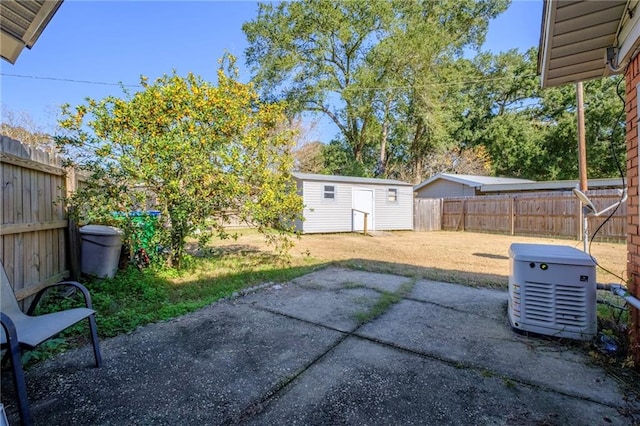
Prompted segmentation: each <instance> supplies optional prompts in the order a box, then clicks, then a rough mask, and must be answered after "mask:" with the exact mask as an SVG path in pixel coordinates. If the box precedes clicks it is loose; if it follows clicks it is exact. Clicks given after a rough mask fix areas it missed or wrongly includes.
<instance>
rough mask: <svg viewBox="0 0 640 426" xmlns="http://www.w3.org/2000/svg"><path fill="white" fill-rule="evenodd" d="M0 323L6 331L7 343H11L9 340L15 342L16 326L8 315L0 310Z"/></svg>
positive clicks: (16, 338)
mask: <svg viewBox="0 0 640 426" xmlns="http://www.w3.org/2000/svg"><path fill="white" fill-rule="evenodd" d="M0 323H1V324H2V328H4V331H5V333H7V343H11V341H13V342H17V341H18V332H17V331H16V326H15V325H14V324H13V321H12V320H11V318H10V317H9V315H7V314H5V313H4V312H0Z"/></svg>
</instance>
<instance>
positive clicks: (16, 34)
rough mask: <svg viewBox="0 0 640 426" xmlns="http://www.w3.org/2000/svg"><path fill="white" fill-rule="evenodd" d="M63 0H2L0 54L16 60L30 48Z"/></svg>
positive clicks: (9, 60)
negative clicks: (25, 49) (24, 50)
mask: <svg viewBox="0 0 640 426" xmlns="http://www.w3.org/2000/svg"><path fill="white" fill-rule="evenodd" d="M62 1H63V0H46V1H43V0H21V1H16V0H3V1H2V2H1V3H0V56H1V57H2V58H3V59H5V60H6V61H8V62H10V63H12V64H15V62H16V60H17V59H18V57H19V56H20V53H21V52H22V50H23V49H24V48H25V47H26V48H28V49H30V48H31V47H33V45H34V44H35V43H36V41H37V40H38V37H40V34H42V31H43V30H44V29H45V27H46V26H47V24H49V21H51V18H53V15H55V13H56V11H57V10H58V8H59V7H60V5H61V4H62Z"/></svg>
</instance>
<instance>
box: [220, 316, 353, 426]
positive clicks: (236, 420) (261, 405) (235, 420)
mask: <svg viewBox="0 0 640 426" xmlns="http://www.w3.org/2000/svg"><path fill="white" fill-rule="evenodd" d="M252 308H253V309H256V310H260V311H263V312H268V313H271V314H274V315H279V316H283V317H285V318H289V319H293V320H297V321H301V322H304V323H306V324H310V325H315V326H318V327H321V328H324V329H328V330H331V331H335V332H338V333H340V336H339V337H338V339H337V340H336V341H335V342H334V343H333V344H332V345H330V346H329V347H328V348H327V349H326V350H325V351H323V352H322V353H321V354H319V355H318V356H316V357H315V358H313V359H312V360H311V361H310V362H308V363H307V364H305V365H304V366H302V367H301V368H299V369H298V370H297V371H296V372H294V373H293V374H291V375H289V376H287V377H285V378H284V379H282V380H280V381H279V382H278V383H276V384H275V385H274V386H273V387H272V388H271V389H269V390H268V391H267V392H266V393H265V394H264V395H263V396H262V397H261V398H260V399H259V400H258V401H255V402H253V403H251V404H249V405H248V406H247V407H245V408H244V409H243V410H242V411H241V412H240V414H238V415H235V416H232V417H229V418H227V419H226V420H225V421H223V422H222V423H221V424H223V425H235V424H241V423H243V422H245V421H247V420H248V419H250V418H251V417H253V416H255V415H257V414H260V413H261V412H262V411H263V410H264V409H265V408H267V406H268V405H269V404H270V403H271V402H272V401H273V400H274V399H275V398H276V397H277V396H278V395H279V394H280V393H281V392H282V391H283V390H284V389H285V388H287V387H288V386H289V385H290V384H291V383H293V382H294V381H296V380H297V379H298V377H300V376H302V375H303V374H304V373H305V372H306V371H307V370H308V369H310V368H311V367H313V366H314V365H315V364H317V363H318V362H320V361H321V360H322V359H323V358H325V357H326V356H327V355H328V354H329V353H331V352H332V351H333V350H334V349H335V348H337V347H338V346H340V344H342V342H343V341H344V340H345V339H347V338H348V337H349V336H350V335H351V333H349V332H345V331H342V330H338V329H336V328H333V327H329V326H325V325H323V324H318V323H315V322H313V321H309V320H305V319H303V318H297V317H294V316H292V315H288V314H284V313H282V312H278V311H274V310H271V309H268V308H264V307H261V306H252Z"/></svg>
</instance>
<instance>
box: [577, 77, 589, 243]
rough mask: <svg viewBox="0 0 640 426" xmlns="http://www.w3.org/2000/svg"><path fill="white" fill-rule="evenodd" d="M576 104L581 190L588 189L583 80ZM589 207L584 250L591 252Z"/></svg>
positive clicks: (584, 217) (584, 209)
mask: <svg viewBox="0 0 640 426" xmlns="http://www.w3.org/2000/svg"><path fill="white" fill-rule="evenodd" d="M576 104H577V106H578V108H577V111H578V173H579V175H580V191H582V192H583V193H585V192H586V191H587V189H588V188H587V185H588V184H587V143H586V140H585V136H584V96H583V87H582V82H581V81H579V82H577V83H576ZM587 213H588V208H587V206H585V205H584V204H583V205H582V229H581V231H582V244H583V245H584V252H585V253H588V252H589V243H588V240H589V221H588V218H587Z"/></svg>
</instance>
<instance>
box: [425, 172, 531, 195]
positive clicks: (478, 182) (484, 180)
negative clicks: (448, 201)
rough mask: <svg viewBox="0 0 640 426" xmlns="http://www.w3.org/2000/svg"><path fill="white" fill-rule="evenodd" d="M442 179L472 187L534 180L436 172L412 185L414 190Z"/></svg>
mask: <svg viewBox="0 0 640 426" xmlns="http://www.w3.org/2000/svg"><path fill="white" fill-rule="evenodd" d="M439 179H444V180H448V181H451V182H456V183H461V184H463V185H467V186H470V187H472V188H480V187H482V186H485V185H499V184H518V183H526V182H534V181H532V180H529V179H518V178H508V177H493V176H478V175H458V174H451V173H438V174H435V175H433V176H431V177H430V178H429V179H427V180H425V181H424V182H421V183H419V184H417V185H416V186H414V187H413V190H414V191H419V190H420V189H422V188H423V187H425V186H427V185H429V184H430V183H432V182H434V181H436V180H439Z"/></svg>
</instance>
